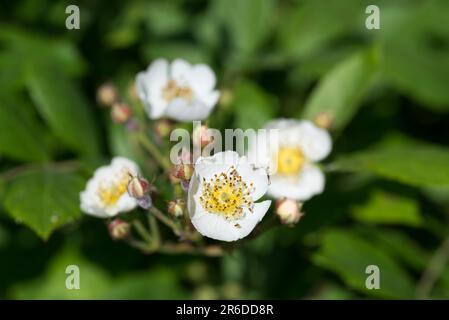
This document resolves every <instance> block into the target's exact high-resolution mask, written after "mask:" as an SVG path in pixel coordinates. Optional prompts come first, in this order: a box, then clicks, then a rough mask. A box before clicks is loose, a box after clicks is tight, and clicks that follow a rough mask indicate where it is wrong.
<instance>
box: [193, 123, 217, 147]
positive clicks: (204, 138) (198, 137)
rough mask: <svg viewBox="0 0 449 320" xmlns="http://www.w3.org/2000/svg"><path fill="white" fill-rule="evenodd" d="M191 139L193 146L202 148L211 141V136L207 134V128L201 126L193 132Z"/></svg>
mask: <svg viewBox="0 0 449 320" xmlns="http://www.w3.org/2000/svg"><path fill="white" fill-rule="evenodd" d="M192 139H193V145H195V146H201V147H204V146H207V145H208V144H209V143H211V142H212V141H213V136H212V135H211V134H210V132H209V127H208V126H207V125H202V126H197V127H196V128H195V129H194V130H193V133H192Z"/></svg>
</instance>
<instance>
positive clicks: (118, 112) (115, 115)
mask: <svg viewBox="0 0 449 320" xmlns="http://www.w3.org/2000/svg"><path fill="white" fill-rule="evenodd" d="M111 118H112V121H114V122H115V123H126V122H127V121H128V120H129V119H130V118H131V108H130V107H129V106H128V105H127V104H125V103H121V102H117V103H114V104H113V105H112V110H111Z"/></svg>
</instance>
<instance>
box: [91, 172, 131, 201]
mask: <svg viewBox="0 0 449 320" xmlns="http://www.w3.org/2000/svg"><path fill="white" fill-rule="evenodd" d="M129 180H130V176H129V174H128V173H127V172H126V173H122V174H121V175H120V178H119V179H118V180H117V181H113V182H110V183H105V182H103V183H101V184H100V187H99V188H98V196H99V197H100V200H101V202H102V203H103V204H104V205H105V206H106V207H110V206H113V205H115V204H116V203H117V201H118V200H119V199H120V197H121V196H122V195H123V194H125V193H126V192H127V190H128V184H129Z"/></svg>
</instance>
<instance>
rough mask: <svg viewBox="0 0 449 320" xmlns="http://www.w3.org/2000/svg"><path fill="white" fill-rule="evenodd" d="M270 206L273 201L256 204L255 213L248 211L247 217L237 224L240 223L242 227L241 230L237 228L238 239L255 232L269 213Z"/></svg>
mask: <svg viewBox="0 0 449 320" xmlns="http://www.w3.org/2000/svg"><path fill="white" fill-rule="evenodd" d="M270 205H271V201H270V200H266V201H263V202H259V203H255V204H254V209H253V212H249V211H248V210H246V214H245V216H244V217H243V218H242V219H240V220H238V221H236V222H235V223H238V225H239V226H240V228H237V230H238V239H242V238H245V237H246V236H247V235H249V234H250V233H251V231H253V229H254V228H255V227H256V225H257V224H258V223H259V222H260V221H261V220H262V218H263V217H264V216H265V214H266V213H267V211H268V209H269V208H270ZM235 223H234V227H235ZM238 239H236V240H238Z"/></svg>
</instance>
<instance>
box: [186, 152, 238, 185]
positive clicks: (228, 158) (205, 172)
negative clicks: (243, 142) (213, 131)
mask: <svg viewBox="0 0 449 320" xmlns="http://www.w3.org/2000/svg"><path fill="white" fill-rule="evenodd" d="M238 163H239V154H238V153H237V152H235V151H224V152H219V153H217V154H215V155H213V156H212V157H199V158H198V159H197V161H196V163H195V173H196V174H197V175H198V177H199V178H200V179H202V178H203V177H204V178H205V179H210V178H212V177H213V175H214V174H219V173H221V172H226V171H228V170H229V168H230V167H231V166H237V164H238Z"/></svg>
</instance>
